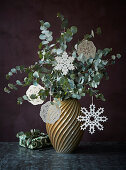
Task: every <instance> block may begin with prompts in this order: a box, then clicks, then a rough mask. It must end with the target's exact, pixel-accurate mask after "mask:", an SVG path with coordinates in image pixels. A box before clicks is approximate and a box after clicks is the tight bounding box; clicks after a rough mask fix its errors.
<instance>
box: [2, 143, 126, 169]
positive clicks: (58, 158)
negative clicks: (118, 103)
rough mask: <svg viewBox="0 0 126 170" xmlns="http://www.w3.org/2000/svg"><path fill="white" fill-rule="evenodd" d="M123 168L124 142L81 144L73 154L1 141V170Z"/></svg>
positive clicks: (125, 144) (125, 152)
mask: <svg viewBox="0 0 126 170" xmlns="http://www.w3.org/2000/svg"><path fill="white" fill-rule="evenodd" d="M6 169H7V170H126V142H123V143H122V142H120V143H119V142H118V143H117V142H102V143H81V144H80V145H79V146H78V148H77V149H76V150H75V152H74V153H72V154H59V153H56V152H55V150H54V149H53V148H52V147H50V148H48V149H47V148H46V149H42V150H30V149H26V148H23V147H20V146H19V145H18V143H16V142H1V143H0V170H6Z"/></svg>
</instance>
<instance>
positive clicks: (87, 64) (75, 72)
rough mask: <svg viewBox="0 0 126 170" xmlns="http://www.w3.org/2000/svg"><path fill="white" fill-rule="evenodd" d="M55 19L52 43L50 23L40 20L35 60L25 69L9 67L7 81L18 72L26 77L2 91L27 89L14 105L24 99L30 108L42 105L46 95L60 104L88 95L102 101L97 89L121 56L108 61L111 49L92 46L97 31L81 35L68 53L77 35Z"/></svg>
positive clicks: (65, 24)
mask: <svg viewBox="0 0 126 170" xmlns="http://www.w3.org/2000/svg"><path fill="white" fill-rule="evenodd" d="M57 17H58V18H59V19H60V20H61V32H60V36H59V38H57V39H56V41H55V43H54V40H53V34H52V32H51V31H50V23H49V22H44V21H40V24H41V26H40V30H41V34H40V36H39V38H40V40H41V43H40V44H39V50H38V56H39V59H38V61H37V62H35V63H34V64H33V65H31V66H29V67H25V66H16V67H15V68H12V69H11V71H10V72H9V73H8V74H7V75H6V79H7V80H9V79H10V77H12V76H13V75H14V74H17V73H18V72H19V73H25V75H26V74H27V76H26V77H24V79H23V80H22V81H21V80H16V83H9V84H8V87H5V88H4V91H5V92H7V93H10V92H11V90H17V88H18V86H22V87H25V86H28V90H27V91H26V94H25V95H23V96H22V97H19V98H18V99H17V103H18V104H22V103H23V101H24V100H27V101H29V102H30V103H32V104H33V105H38V104H42V103H43V102H44V101H45V100H46V99H47V97H48V96H50V95H51V96H52V97H53V98H55V99H59V98H60V100H61V101H62V100H65V99H69V98H75V99H81V97H83V96H85V95H86V94H89V95H90V96H95V97H96V98H97V99H101V100H103V101H105V98H104V96H103V94H102V93H100V92H99V90H98V89H97V88H98V86H99V84H100V82H101V80H102V79H103V78H104V77H105V78H106V80H108V78H109V76H108V74H107V72H106V68H107V67H108V66H109V65H111V64H114V63H115V59H116V58H117V59H119V58H120V57H121V55H120V54H116V55H109V58H108V57H106V56H107V55H108V54H110V53H111V51H112V48H105V49H103V50H101V49H97V48H96V47H95V45H94V43H93V41H91V39H93V38H94V36H95V34H100V33H101V29H100V28H97V30H96V31H93V30H91V34H86V35H84V38H82V40H80V41H78V42H77V43H76V44H75V46H74V47H73V48H72V49H71V51H68V50H67V47H68V43H69V42H71V40H72V39H73V36H74V35H75V34H76V33H77V27H75V26H71V27H70V28H68V20H67V19H65V18H64V16H63V15H61V14H59V13H58V14H57ZM52 42H53V43H52Z"/></svg>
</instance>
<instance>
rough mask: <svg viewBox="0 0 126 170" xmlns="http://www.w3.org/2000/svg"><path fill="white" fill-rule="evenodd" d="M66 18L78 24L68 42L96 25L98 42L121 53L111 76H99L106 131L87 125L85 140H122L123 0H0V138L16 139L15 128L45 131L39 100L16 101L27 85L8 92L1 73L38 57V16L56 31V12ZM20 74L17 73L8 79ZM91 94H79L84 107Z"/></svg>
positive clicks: (125, 133) (125, 99)
mask: <svg viewBox="0 0 126 170" xmlns="http://www.w3.org/2000/svg"><path fill="white" fill-rule="evenodd" d="M57 12H60V13H62V14H64V15H65V17H67V18H68V19H69V23H70V25H76V26H77V27H78V35H76V36H75V39H74V40H73V41H72V45H74V43H75V42H76V41H77V40H78V39H80V40H81V39H82V38H83V35H84V34H85V33H90V30H91V29H95V28H96V27H98V26H100V27H101V28H102V32H103V34H102V36H100V37H97V39H96V38H95V45H96V47H97V48H101V49H103V48H105V47H112V48H113V53H114V54H115V53H117V52H119V53H121V54H122V56H123V57H122V58H121V59H120V60H119V61H118V62H117V63H116V64H115V65H113V66H112V67H111V68H110V69H109V71H108V72H109V76H110V80H109V81H103V82H102V84H101V85H100V87H99V89H100V90H101V92H103V93H104V95H105V98H106V100H107V101H106V102H101V101H96V100H95V101H94V102H95V104H96V106H97V107H100V106H101V107H104V108H105V113H104V115H106V116H107V117H108V118H109V120H108V122H106V123H104V127H105V128H104V131H103V132H101V131H98V130H96V133H95V134H94V135H89V134H88V131H87V130H86V132H85V134H84V136H83V141H123V140H126V112H125V106H126V75H125V73H126V71H125V69H126V1H125V0H124V1H123V0H118V1H115V0H114V1H112V0H109V1H107V0H50V1H49V0H45V1H43V0H15V1H14V0H13V1H12V0H8V1H7V0H4V1H2V2H1V3H0V141H15V140H16V137H15V135H16V133H17V132H19V131H21V130H22V131H26V130H29V129H32V128H37V129H40V130H42V131H44V132H45V124H44V123H43V122H42V120H41V118H40V116H39V111H40V106H33V105H31V104H30V103H27V102H26V103H24V104H23V105H21V106H19V105H17V104H16V98H17V97H18V96H22V95H23V94H24V93H25V91H26V89H20V90H19V91H17V92H14V93H11V94H10V95H8V94H6V93H4V92H3V88H4V86H6V85H7V81H6V80H5V74H6V73H8V72H9V70H10V69H11V68H13V67H15V66H16V65H22V64H25V65H26V66H28V65H30V64H32V63H33V62H35V61H37V59H38V56H37V50H38V44H39V42H40V40H39V38H38V37H39V34H40V30H39V26H40V25H39V20H41V19H43V20H44V21H49V22H50V23H51V25H52V31H53V32H54V37H56V36H58V32H59V29H60V25H59V22H58V20H57V18H56V13H57ZM19 77H20V78H22V76H15V77H14V78H12V82H13V81H14V80H16V79H17V78H19ZM90 103H91V98H90V97H88V96H86V97H84V98H83V99H82V100H81V104H82V106H86V107H88V106H89V104H90Z"/></svg>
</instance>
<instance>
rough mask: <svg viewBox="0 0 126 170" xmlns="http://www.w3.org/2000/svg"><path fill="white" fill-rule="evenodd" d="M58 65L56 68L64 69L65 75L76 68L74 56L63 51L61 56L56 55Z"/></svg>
mask: <svg viewBox="0 0 126 170" xmlns="http://www.w3.org/2000/svg"><path fill="white" fill-rule="evenodd" d="M55 59H56V61H57V65H56V66H55V67H54V69H55V70H62V73H63V75H66V74H67V73H68V71H69V70H74V65H73V64H72V63H73V61H74V57H68V54H67V52H65V51H64V52H63V54H62V56H61V57H58V56H57V57H55Z"/></svg>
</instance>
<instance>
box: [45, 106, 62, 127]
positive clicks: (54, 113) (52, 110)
mask: <svg viewBox="0 0 126 170" xmlns="http://www.w3.org/2000/svg"><path fill="white" fill-rule="evenodd" d="M60 115H61V109H60V107H59V106H58V104H56V103H54V104H53V105H51V106H50V107H49V109H48V114H47V122H48V123H49V124H54V123H55V122H56V121H57V120H58V119H59V118H60Z"/></svg>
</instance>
